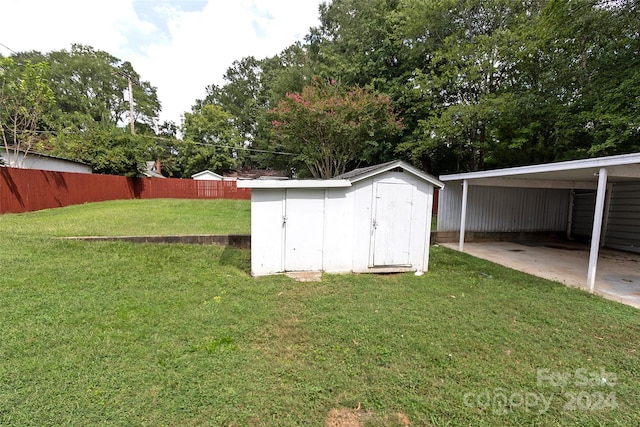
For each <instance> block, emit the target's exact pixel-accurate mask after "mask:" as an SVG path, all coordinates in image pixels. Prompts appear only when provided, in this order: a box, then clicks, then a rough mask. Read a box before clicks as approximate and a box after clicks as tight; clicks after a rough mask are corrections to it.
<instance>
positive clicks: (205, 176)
mask: <svg viewBox="0 0 640 427" xmlns="http://www.w3.org/2000/svg"><path fill="white" fill-rule="evenodd" d="M191 178H192V179H195V180H199V181H222V179H223V177H222V175H218V174H217V173H215V172H211V171H210V170H208V169H207V170H203V171H202V172H198V173H194V174H193V175H191Z"/></svg>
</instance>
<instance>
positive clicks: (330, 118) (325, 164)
mask: <svg viewBox="0 0 640 427" xmlns="http://www.w3.org/2000/svg"><path fill="white" fill-rule="evenodd" d="M269 113H270V114H269V117H270V118H271V120H272V121H271V123H272V126H273V134H274V146H273V148H274V150H275V151H284V152H290V153H293V154H295V157H294V158H293V159H292V165H293V166H294V167H295V168H296V172H298V173H299V174H303V169H301V168H302V167H304V168H307V169H308V171H309V173H310V174H311V175H312V176H313V177H314V178H332V177H334V176H336V175H339V174H341V173H344V172H345V171H346V169H347V167H350V166H355V165H358V164H360V163H368V162H371V161H372V160H373V159H375V158H376V156H377V154H379V152H380V151H381V150H384V149H385V144H386V142H387V141H388V140H389V138H390V137H392V136H393V135H395V134H397V133H398V132H400V131H401V129H402V124H401V121H400V119H398V117H397V116H396V114H395V113H394V111H393V108H392V106H391V100H390V99H389V97H388V96H385V95H382V94H376V93H374V92H372V91H370V90H368V89H364V88H360V87H358V86H355V87H350V88H342V87H340V86H339V85H337V84H336V83H335V82H331V83H329V82H325V81H322V80H314V81H313V82H312V84H310V85H308V86H305V87H304V89H303V90H302V93H289V94H287V95H286V98H285V99H284V100H282V101H280V102H279V103H278V105H277V106H276V107H275V108H273V109H271V110H270V112H269Z"/></svg>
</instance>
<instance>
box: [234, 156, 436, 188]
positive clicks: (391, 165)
mask: <svg viewBox="0 0 640 427" xmlns="http://www.w3.org/2000/svg"><path fill="white" fill-rule="evenodd" d="M397 168H400V169H402V170H403V172H407V173H409V174H411V175H413V176H415V177H416V178H418V179H420V180H422V181H425V182H428V183H430V184H431V185H433V186H434V187H436V188H443V187H444V184H443V183H442V182H440V181H439V180H438V179H437V178H436V177H434V176H432V175H429V174H427V173H425V172H422V171H421V170H420V169H417V168H415V167H413V166H411V165H410V164H408V163H405V162H403V161H401V160H394V161H392V162H387V163H382V164H379V165H375V166H369V167H365V168H359V169H354V170H352V171H350V172H347V173H344V174H342V175H338V176H336V177H334V178H331V179H300V180H297V179H291V180H285V181H276V180H263V181H262V182H258V180H248V181H244V182H242V181H238V188H341V187H351V184H353V183H355V182H358V181H362V180H363V179H367V178H371V177H373V176H376V175H380V174H382V173H385V172H389V171H392V170H394V169H397Z"/></svg>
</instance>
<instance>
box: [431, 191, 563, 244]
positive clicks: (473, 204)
mask: <svg viewBox="0 0 640 427" xmlns="http://www.w3.org/2000/svg"><path fill="white" fill-rule="evenodd" d="M461 184H462V183H461V181H452V182H449V183H447V185H446V187H445V188H444V189H443V190H442V191H441V192H440V200H439V203H440V205H439V208H438V209H439V212H438V231H458V230H459V229H460V211H461V209H462V185H461ZM569 200H570V191H569V190H564V189H547V188H511V187H484V186H473V185H470V186H469V194H468V201H467V218H466V230H467V231H482V232H519V231H564V230H566V227H567V216H568V209H569Z"/></svg>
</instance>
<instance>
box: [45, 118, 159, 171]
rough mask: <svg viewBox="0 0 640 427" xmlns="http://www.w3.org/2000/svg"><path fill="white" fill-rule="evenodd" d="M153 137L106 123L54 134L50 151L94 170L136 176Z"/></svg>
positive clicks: (143, 162)
mask: <svg viewBox="0 0 640 427" xmlns="http://www.w3.org/2000/svg"><path fill="white" fill-rule="evenodd" d="M152 147H153V140H152V139H151V138H150V137H149V136H147V135H142V134H136V135H132V134H131V133H130V132H129V131H128V130H127V129H125V128H120V127H116V126H115V125H113V124H110V123H96V124H94V125H93V126H92V127H91V128H89V129H86V130H84V131H82V132H72V133H62V134H60V135H58V136H57V137H56V141H55V144H53V149H52V151H51V154H54V155H57V156H64V157H65V158H68V159H71V160H76V161H80V162H84V163H87V164H90V165H91V167H92V168H93V170H94V172H96V173H101V174H108V175H124V176H130V177H134V176H138V175H139V174H140V173H142V172H143V171H144V170H145V169H146V163H147V161H149V160H151V152H152V151H151V150H152Z"/></svg>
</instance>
